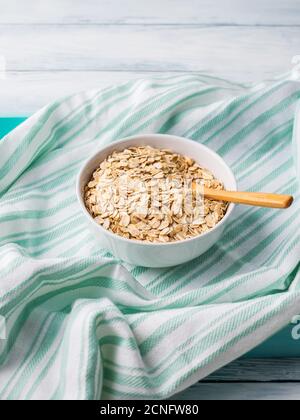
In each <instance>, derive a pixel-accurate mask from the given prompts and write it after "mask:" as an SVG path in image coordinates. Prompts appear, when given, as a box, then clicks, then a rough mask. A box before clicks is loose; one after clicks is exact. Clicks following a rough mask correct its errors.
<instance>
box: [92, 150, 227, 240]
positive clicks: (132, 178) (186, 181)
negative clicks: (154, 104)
mask: <svg viewBox="0 0 300 420" xmlns="http://www.w3.org/2000/svg"><path fill="white" fill-rule="evenodd" d="M195 185H196V188H195ZM203 186H205V187H208V188H213V189H218V190H220V189H223V184H222V183H221V182H220V181H219V180H217V179H216V178H215V177H214V176H213V174H212V173H211V172H210V171H209V170H207V169H204V168H202V167H201V166H200V165H198V164H197V163H196V162H195V161H194V160H193V159H191V158H189V157H185V156H182V155H180V154H178V153H175V152H173V151H171V150H169V149H158V148H154V147H151V146H137V147H130V148H127V149H125V150H123V151H114V152H113V153H112V154H110V155H109V156H108V157H107V158H106V159H105V160H104V161H103V162H102V163H101V164H100V167H99V168H98V169H96V170H95V171H94V173H93V175H92V179H91V180H90V182H89V183H88V184H87V185H86V187H85V190H84V201H85V205H86V208H87V209H88V211H89V213H90V214H91V216H92V217H93V218H94V219H95V221H96V222H97V223H99V224H100V225H102V227H104V228H105V229H107V230H109V231H111V232H113V233H115V234H117V235H120V236H122V237H124V238H127V239H133V240H139V241H145V242H152V243H164V242H175V241H182V240H185V239H189V238H192V237H195V236H199V235H201V234H203V233H205V232H208V231H209V230H211V229H212V228H214V227H215V226H216V225H217V224H218V223H219V222H220V221H221V220H222V219H223V217H224V216H225V214H226V211H227V208H228V205H227V203H223V202H219V201H211V200H208V199H203V195H202V194H201V191H202V188H203Z"/></svg>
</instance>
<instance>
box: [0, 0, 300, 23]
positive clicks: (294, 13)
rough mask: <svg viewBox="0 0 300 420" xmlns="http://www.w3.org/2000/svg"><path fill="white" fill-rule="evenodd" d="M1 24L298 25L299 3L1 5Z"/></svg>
mask: <svg viewBox="0 0 300 420" xmlns="http://www.w3.org/2000/svg"><path fill="white" fill-rule="evenodd" d="M0 6H1V14H0V22H1V23H68V24H70V23H81V24H93V23H108V24H111V23H121V24H136V23H145V24H153V23H155V24H162V23H163V24H170V23H179V24H187V23H188V24H217V25H228V24H230V25H262V24H263V25H266V24H267V25H275V24H276V25H299V24H300V19H299V17H300V8H299V2H298V0H284V1H283V0H272V1H270V0H252V1H251V2H250V1H249V2H247V1H243V0H214V1H211V0H184V1H182V0H163V1H161V0H151V1H143V0H142V1H141V0H85V1H82V0H51V1H47V2H46V1H40V0H28V1H26V2H25V1H20V0H9V1H7V0H1V1H0Z"/></svg>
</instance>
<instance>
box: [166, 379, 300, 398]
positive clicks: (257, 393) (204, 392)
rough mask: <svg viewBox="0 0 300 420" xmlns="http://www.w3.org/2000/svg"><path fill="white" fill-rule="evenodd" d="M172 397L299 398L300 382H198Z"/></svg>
mask: <svg viewBox="0 0 300 420" xmlns="http://www.w3.org/2000/svg"><path fill="white" fill-rule="evenodd" d="M172 399H175V400H194V401H224V400H225V401H245V400H267V401H277V400H291V401H293V400H297V401H299V400H300V383H284V384H282V383H260V384H249V383H243V382H240V383H236V384H234V383H227V384H217V383H215V384H205V383H201V382H199V383H198V384H196V385H194V386H192V387H191V388H189V389H187V390H186V391H185V392H182V393H181V394H177V395H176V396H174V397H173V398H172Z"/></svg>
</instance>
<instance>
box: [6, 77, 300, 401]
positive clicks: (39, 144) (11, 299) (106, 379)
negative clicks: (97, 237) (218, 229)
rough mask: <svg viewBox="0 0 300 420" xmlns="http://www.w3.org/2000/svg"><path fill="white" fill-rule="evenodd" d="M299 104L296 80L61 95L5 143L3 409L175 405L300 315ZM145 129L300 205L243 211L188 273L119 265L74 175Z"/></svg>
mask: <svg viewBox="0 0 300 420" xmlns="http://www.w3.org/2000/svg"><path fill="white" fill-rule="evenodd" d="M299 99H300V83H299V81H298V76H297V73H291V74H290V75H287V76H285V77H284V78H281V79H277V80H275V81H273V82H271V83H270V82H269V83H262V84H260V85H257V86H252V87H251V88H250V87H249V88H248V87H245V86H240V85H236V84H231V83H228V82H226V81H222V80H216V79H213V78H209V77H204V76H200V75H181V76H176V77H172V78H161V79H155V80H139V81H134V82H129V83H126V84H122V85H120V86H117V87H109V88H107V89H104V90H101V91H92V92H87V93H81V94H77V95H75V96H72V97H69V98H66V99H63V100H59V101H57V102H55V103H53V104H51V105H50V106H48V107H46V108H44V109H42V110H41V111H40V112H38V113H37V114H35V115H34V116H33V117H32V118H30V119H29V120H28V121H26V122H25V123H24V124H23V125H21V126H20V127H19V128H17V129H16V130H14V131H13V132H12V133H11V134H9V135H8V136H7V137H6V138H5V139H4V140H3V141H1V142H0V233H1V239H0V314H1V315H2V316H4V317H5V320H6V329H7V337H6V340H1V341H0V343H1V353H0V398H1V399H76V400H77V399H78V400H79V399H145V398H147V399H148V398H153V399H161V398H166V397H169V396H171V395H173V394H175V393H177V392H179V391H180V390H183V389H184V388H186V387H188V386H190V385H192V384H193V383H195V382H196V381H198V380H200V379H201V378H204V377H205V376H207V375H208V374H210V373H211V372H213V371H214V370H216V369H218V368H220V367H221V366H223V365H225V364H227V363H229V362H230V361H232V360H233V359H235V358H237V357H239V356H241V355H242V354H244V353H245V352H247V351H248V350H250V349H251V348H253V347H255V346H256V345H258V344H259V343H261V342H262V341H263V340H264V339H266V338H268V337H269V336H271V335H272V334H274V333H275V332H276V331H278V330H279V329H281V328H282V327H283V326H285V325H286V324H287V323H288V322H289V321H290V319H291V318H292V317H293V316H294V315H295V314H298V313H300V268H299V267H300V266H299V261H300V258H299V256H300V241H299V236H300V232H299V222H300V212H299V198H300V197H299V185H298V181H299V175H300V173H299V162H300V154H299V150H300V149H299V147H297V143H298V146H299V138H300V132H299V133H298V136H297V135H293V132H296V130H295V126H296V125H297V122H296V123H295V115H296V110H297V102H298V100H299ZM296 121H297V120H296ZM149 132H158V133H172V134H176V135H180V136H185V137H188V138H191V139H193V140H195V141H198V142H201V143H204V144H206V145H207V146H209V147H211V148H212V149H214V150H215V151H217V152H218V153H220V154H221V155H222V156H223V157H224V159H225V160H226V161H227V163H228V164H229V165H230V166H231V167H232V168H233V170H234V172H235V174H236V176H237V179H238V182H239V187H240V189H241V190H260V191H271V192H281V193H292V194H294V195H295V203H294V205H293V206H292V207H291V208H290V209H289V210H287V211H278V210H271V209H259V208H249V207H243V206H239V207H238V208H237V209H236V212H235V217H233V218H232V221H231V223H230V225H229V226H228V228H227V230H226V232H225V234H224V236H223V238H222V240H221V241H220V243H218V244H216V246H214V247H213V248H212V249H211V250H210V251H208V252H207V253H206V254H205V255H203V256H201V257H199V258H198V259H196V260H194V261H192V262H190V263H188V264H185V265H182V266H179V267H174V268H171V269H170V268H168V269H146V268H142V267H133V266H130V265H128V264H126V263H123V262H122V261H118V260H117V259H115V258H114V256H113V255H111V254H110V253H108V252H107V251H106V250H102V249H98V248H97V245H96V243H95V242H94V239H93V237H92V236H91V235H90V233H89V232H88V230H87V227H86V224H85V223H86V222H85V220H84V218H83V216H82V215H81V212H80V209H79V207H78V205H77V202H76V197H75V178H76V175H77V173H78V171H79V168H80V166H81V165H82V163H83V161H84V160H85V159H86V158H87V157H88V156H89V155H90V154H91V153H92V152H94V151H95V150H96V149H97V148H99V147H100V146H103V145H104V144H107V143H109V142H112V141H114V140H117V139H119V138H121V137H126V136H129V135H133V134H136V133H149ZM293 139H294V140H293ZM293 147H294V149H293Z"/></svg>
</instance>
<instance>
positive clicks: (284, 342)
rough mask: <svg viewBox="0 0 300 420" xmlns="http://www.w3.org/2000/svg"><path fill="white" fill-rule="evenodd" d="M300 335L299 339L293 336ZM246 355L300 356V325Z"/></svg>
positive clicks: (0, 125)
mask: <svg viewBox="0 0 300 420" xmlns="http://www.w3.org/2000/svg"><path fill="white" fill-rule="evenodd" d="M25 120H26V118H24V117H18V118H0V138H2V137H3V136H5V135H6V134H7V133H9V132H10V131H11V130H13V129H14V128H15V127H17V126H18V125H19V124H21V123H22V122H23V121H25ZM293 331H294V336H297V338H298V335H299V339H295V338H293V335H292V333H293ZM245 357H247V358H249V357H262V358H266V357H274V358H275V357H276V358H277V357H300V327H299V325H298V326H297V325H289V326H287V327H286V328H285V329H283V330H282V331H280V332H279V333H278V334H276V335H275V336H274V337H272V338H270V339H269V340H268V341H266V342H265V343H263V344H261V345H260V346H259V347H257V348H256V349H255V350H253V351H252V352H250V353H248V354H247V355H246V356H245Z"/></svg>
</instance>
